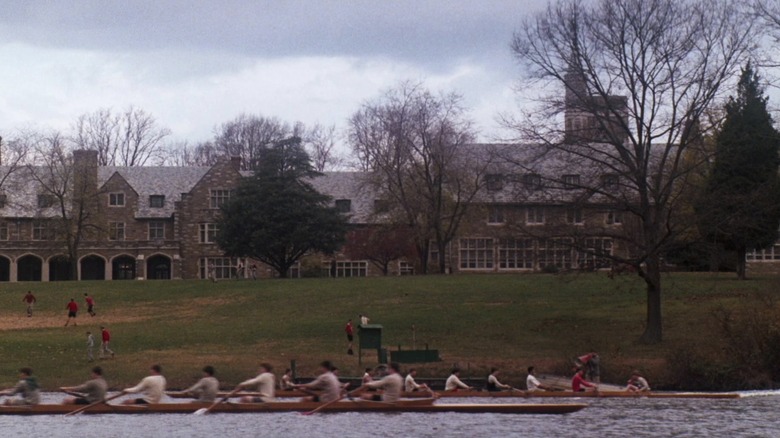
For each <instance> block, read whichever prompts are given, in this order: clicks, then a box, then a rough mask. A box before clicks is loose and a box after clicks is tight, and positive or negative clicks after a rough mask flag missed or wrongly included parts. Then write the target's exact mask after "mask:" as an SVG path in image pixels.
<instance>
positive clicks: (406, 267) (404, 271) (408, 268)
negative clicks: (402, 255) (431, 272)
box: [398, 260, 414, 275]
mask: <svg viewBox="0 0 780 438" xmlns="http://www.w3.org/2000/svg"><path fill="white" fill-rule="evenodd" d="M398 275H414V263H412V262H406V261H403V260H402V261H399V262H398Z"/></svg>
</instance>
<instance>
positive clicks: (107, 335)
mask: <svg viewBox="0 0 780 438" xmlns="http://www.w3.org/2000/svg"><path fill="white" fill-rule="evenodd" d="M100 335H101V336H102V337H103V342H108V341H110V340H111V333H109V332H108V330H103V331H102V332H101V333H100Z"/></svg>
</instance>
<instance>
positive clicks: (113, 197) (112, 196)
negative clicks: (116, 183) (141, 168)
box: [108, 193, 125, 207]
mask: <svg viewBox="0 0 780 438" xmlns="http://www.w3.org/2000/svg"><path fill="white" fill-rule="evenodd" d="M108 205H109V206H111V207H124V206H125V194H124V193H109V194H108Z"/></svg>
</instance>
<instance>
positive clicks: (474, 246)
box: [459, 239, 493, 269]
mask: <svg viewBox="0 0 780 438" xmlns="http://www.w3.org/2000/svg"><path fill="white" fill-rule="evenodd" d="M459 255H460V269H493V239H460V251H459Z"/></svg>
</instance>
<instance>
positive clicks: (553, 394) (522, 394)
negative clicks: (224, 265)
mask: <svg viewBox="0 0 780 438" xmlns="http://www.w3.org/2000/svg"><path fill="white" fill-rule="evenodd" d="M227 394H228V393H227V392H224V393H223V392H220V394H219V397H225V396H226V395H227ZM244 395H247V396H253V397H256V396H259V395H260V393H256V392H242V393H238V394H236V397H240V396H244ZM168 396H170V397H172V398H190V396H188V395H186V394H182V393H176V392H169V393H168ZM305 396H307V394H304V393H303V392H300V391H277V392H276V397H277V398H295V397H305ZM403 397H405V398H425V397H430V393H428V392H427V391H416V392H404V393H403ZM436 397H439V398H449V397H457V398H514V397H519V398H641V397H647V398H698V399H735V398H739V397H740V395H739V394H738V393H736V392H671V391H668V392H667V391H650V392H631V391H625V390H622V391H599V392H593V391H589V392H572V391H534V392H528V391H519V390H512V391H436Z"/></svg>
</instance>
